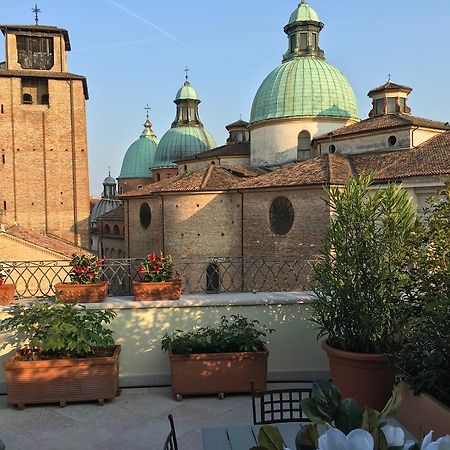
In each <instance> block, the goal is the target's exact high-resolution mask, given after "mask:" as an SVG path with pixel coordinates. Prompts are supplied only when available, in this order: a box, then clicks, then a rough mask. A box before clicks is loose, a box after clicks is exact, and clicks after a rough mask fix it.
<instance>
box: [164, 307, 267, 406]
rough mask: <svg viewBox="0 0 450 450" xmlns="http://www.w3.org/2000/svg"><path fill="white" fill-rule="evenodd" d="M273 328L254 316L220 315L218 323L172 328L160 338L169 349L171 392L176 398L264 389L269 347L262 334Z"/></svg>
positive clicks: (264, 334)
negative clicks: (172, 329) (205, 325)
mask: <svg viewBox="0 0 450 450" xmlns="http://www.w3.org/2000/svg"><path fill="white" fill-rule="evenodd" d="M273 331H274V330H272V329H267V327H266V326H263V325H260V323H259V322H258V321H257V320H249V319H247V318H245V317H243V316H239V315H232V316H231V317H230V319H227V318H226V317H225V316H222V318H221V321H220V324H219V326H218V327H216V328H214V327H210V326H207V327H202V328H199V329H198V330H196V331H181V330H176V331H174V332H173V333H172V334H171V335H169V334H168V333H166V334H165V335H164V336H163V338H162V349H163V350H164V351H168V352H169V356H170V369H171V385H172V393H173V395H174V396H175V398H176V399H177V400H181V398H182V395H184V394H219V397H220V398H223V395H224V394H225V393H231V392H233V393H235V392H250V383H251V380H254V381H255V389H257V390H264V389H265V387H266V381H267V358H268V355H269V351H268V350H267V347H266V346H265V341H264V338H265V337H266V336H267V334H268V333H269V334H270V333H272V332H273Z"/></svg>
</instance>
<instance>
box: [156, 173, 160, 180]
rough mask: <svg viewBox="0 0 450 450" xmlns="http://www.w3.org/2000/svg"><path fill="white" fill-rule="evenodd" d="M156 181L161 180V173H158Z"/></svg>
mask: <svg viewBox="0 0 450 450" xmlns="http://www.w3.org/2000/svg"><path fill="white" fill-rule="evenodd" d="M156 181H161V174H160V173H157V174H156Z"/></svg>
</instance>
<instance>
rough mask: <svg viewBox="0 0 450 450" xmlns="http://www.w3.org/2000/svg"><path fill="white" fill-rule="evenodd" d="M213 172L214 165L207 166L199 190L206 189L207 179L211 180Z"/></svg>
mask: <svg viewBox="0 0 450 450" xmlns="http://www.w3.org/2000/svg"><path fill="white" fill-rule="evenodd" d="M213 170H214V165H213V164H210V165H209V166H208V169H207V170H206V172H205V174H204V175H203V179H202V182H201V183H200V189H204V188H205V187H206V184H207V183H208V181H209V179H210V178H211V175H212V171H213Z"/></svg>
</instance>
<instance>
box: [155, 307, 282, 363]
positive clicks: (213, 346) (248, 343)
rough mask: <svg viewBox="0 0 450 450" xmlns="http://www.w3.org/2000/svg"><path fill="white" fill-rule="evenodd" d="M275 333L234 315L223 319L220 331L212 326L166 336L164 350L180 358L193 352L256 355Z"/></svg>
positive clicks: (253, 321) (219, 327) (164, 337)
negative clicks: (267, 338) (253, 353)
mask: <svg viewBox="0 0 450 450" xmlns="http://www.w3.org/2000/svg"><path fill="white" fill-rule="evenodd" d="M273 331H275V330H272V329H268V328H267V327H266V326H264V325H260V323H259V322H258V321H257V320H249V319H247V318H245V317H243V316H239V315H232V316H231V317H230V319H227V318H226V317H225V316H222V318H221V320H220V325H219V326H218V327H217V328H212V327H210V326H208V327H204V328H199V329H198V330H196V331H181V330H176V331H174V332H173V333H172V334H171V335H169V334H168V333H165V334H164V336H163V338H162V342H161V347H162V349H163V350H164V351H167V350H169V349H171V350H172V353H174V354H177V355H189V354H191V353H229V352H257V351H261V350H262V349H263V346H264V343H265V341H264V338H265V337H266V336H267V334H270V333H272V332H273Z"/></svg>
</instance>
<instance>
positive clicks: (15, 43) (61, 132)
mask: <svg viewBox="0 0 450 450" xmlns="http://www.w3.org/2000/svg"><path fill="white" fill-rule="evenodd" d="M37 23H38V20H37V17H36V25H0V30H1V31H2V32H3V35H4V36H5V61H4V62H0V222H2V226H3V227H4V228H6V229H7V228H8V227H9V226H12V225H19V226H20V227H22V228H24V229H29V230H33V231H36V232H39V233H43V234H49V235H53V236H56V237H59V238H61V239H64V240H66V241H69V242H71V243H74V244H75V245H80V246H83V247H85V248H89V244H90V242H89V180H88V153H87V138H86V110H85V106H86V100H87V99H88V89H87V83H86V78H85V77H83V76H80V75H75V74H73V73H70V72H68V69H67V58H66V55H67V52H68V51H70V40H69V33H68V32H67V30H64V29H62V28H58V27H54V26H44V25H38V24H37Z"/></svg>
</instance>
